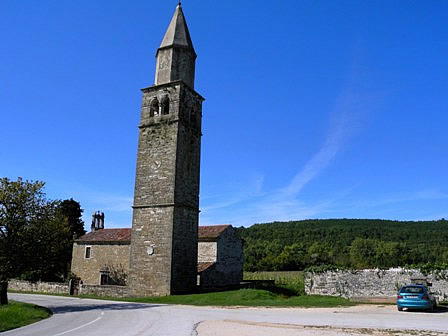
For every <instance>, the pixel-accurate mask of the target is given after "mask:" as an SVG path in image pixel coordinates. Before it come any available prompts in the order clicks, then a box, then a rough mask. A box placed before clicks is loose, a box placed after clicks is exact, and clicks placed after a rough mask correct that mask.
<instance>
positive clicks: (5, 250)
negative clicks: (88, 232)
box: [0, 178, 85, 304]
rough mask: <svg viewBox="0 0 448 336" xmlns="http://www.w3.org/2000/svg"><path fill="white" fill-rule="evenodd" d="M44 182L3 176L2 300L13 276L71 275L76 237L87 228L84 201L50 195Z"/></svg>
mask: <svg viewBox="0 0 448 336" xmlns="http://www.w3.org/2000/svg"><path fill="white" fill-rule="evenodd" d="M44 185H45V183H44V182H41V181H24V180H23V179H21V178H19V179H17V181H11V180H9V179H8V178H0V304H7V303H8V298H7V288H8V280H10V279H12V278H20V279H24V280H32V281H37V280H42V281H64V280H66V279H67V277H68V276H69V272H70V262H71V258H72V248H73V241H74V239H76V238H78V237H80V236H81V235H83V234H84V233H85V230H84V222H83V221H82V220H81V215H82V212H83V210H82V209H81V207H80V204H79V203H78V202H76V201H74V200H73V199H69V200H64V201H60V200H49V199H47V197H46V195H45V192H44Z"/></svg>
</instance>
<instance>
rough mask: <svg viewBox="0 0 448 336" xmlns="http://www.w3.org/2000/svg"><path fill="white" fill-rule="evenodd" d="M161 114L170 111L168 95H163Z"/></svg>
mask: <svg viewBox="0 0 448 336" xmlns="http://www.w3.org/2000/svg"><path fill="white" fill-rule="evenodd" d="M161 105H162V115H164V114H169V113H170V99H169V98H168V96H165V97H163V99H162V104H161Z"/></svg>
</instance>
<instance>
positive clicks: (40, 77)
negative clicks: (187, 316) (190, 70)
mask: <svg viewBox="0 0 448 336" xmlns="http://www.w3.org/2000/svg"><path fill="white" fill-rule="evenodd" d="M176 4H177V2H176V1H151V0H133V1H114V0H108V1H105V0H95V1H87V0H78V1H68V0H67V1H56V0H42V1H34V0H19V1H17V0H2V1H0V38H1V41H2V48H1V53H0V112H1V132H0V140H1V146H0V176H4V177H8V178H10V179H16V178H17V177H19V176H21V177H23V178H25V179H30V180H43V181H45V182H46V192H47V196H48V197H49V198H51V199H66V198H71V197H73V198H74V199H75V200H77V201H79V202H80V203H81V206H82V208H83V209H84V210H85V216H84V220H85V221H86V224H87V225H89V224H90V215H91V213H92V212H93V211H95V210H102V211H104V212H105V214H106V226H107V227H129V226H130V224H131V218H132V211H131V205H132V197H133V188H134V176H135V158H136V151H137V137H138V129H137V124H138V118H139V113H140V111H139V110H140V103H141V92H140V90H139V89H140V88H143V87H147V86H150V85H152V84H153V80H154V68H155V57H154V56H155V51H156V49H157V47H158V46H159V44H160V42H161V40H162V37H163V34H164V32H165V30H166V28H167V26H168V23H169V21H170V19H171V16H172V14H173V12H174V9H175V6H176ZM183 8H184V13H185V15H186V18H187V22H188V26H189V28H190V33H191V36H192V39H193V43H194V46H195V49H196V52H197V54H198V59H197V62H196V69H197V72H196V90H197V91H198V92H199V93H200V94H201V95H203V96H204V97H205V98H206V101H205V103H204V106H203V133H204V135H203V138H202V141H203V145H202V161H201V215H200V223H201V224H202V225H208V224H223V223H230V224H233V225H235V226H240V225H244V226H249V225H251V224H253V223H261V222H268V221H273V220H294V219H306V218H384V219H399V220H404V219H406V220H424V219H440V218H442V217H445V218H447V217H448V203H447V201H448V180H447V178H446V176H447V172H446V167H447V166H448V165H447V163H448V158H447V150H446V149H447V147H448V132H447V129H448V127H447V124H448V113H447V112H448V109H447V92H448V61H447V59H448V58H447V53H448V42H447V41H448V38H447V37H448V36H447V35H448V26H447V23H446V22H447V21H448V14H447V13H448V2H447V1H408V0H402V1H386V0H384V1H344V0H339V1H317V0H308V1H306V0H303V1H289V0H284V1H275V2H273V1H258V2H253V1H251V2H249V1H245V2H243V1H238V2H237V1H199V0H191V1H185V2H184V3H183Z"/></svg>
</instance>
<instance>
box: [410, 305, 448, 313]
mask: <svg viewBox="0 0 448 336" xmlns="http://www.w3.org/2000/svg"><path fill="white" fill-rule="evenodd" d="M406 311H408V312H414V313H422V314H425V313H426V314H448V306H445V305H439V306H437V308H436V310H434V311H428V310H419V309H410V308H408V309H406Z"/></svg>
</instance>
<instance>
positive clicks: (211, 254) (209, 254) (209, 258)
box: [198, 241, 218, 262]
mask: <svg viewBox="0 0 448 336" xmlns="http://www.w3.org/2000/svg"><path fill="white" fill-rule="evenodd" d="M217 254H218V245H217V242H215V241H212V242H199V243H198V262H215V261H216V256H217Z"/></svg>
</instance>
